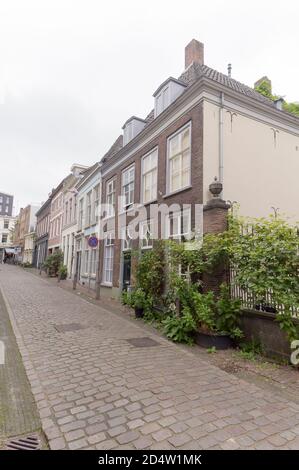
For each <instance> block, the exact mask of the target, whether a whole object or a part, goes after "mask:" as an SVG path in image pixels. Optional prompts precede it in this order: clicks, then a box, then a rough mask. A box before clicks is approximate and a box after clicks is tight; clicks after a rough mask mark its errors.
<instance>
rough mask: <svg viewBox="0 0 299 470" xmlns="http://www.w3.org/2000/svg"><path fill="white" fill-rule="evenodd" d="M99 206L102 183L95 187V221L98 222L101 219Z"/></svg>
mask: <svg viewBox="0 0 299 470" xmlns="http://www.w3.org/2000/svg"><path fill="white" fill-rule="evenodd" d="M99 206H100V185H99V184H98V185H97V186H96V187H95V188H94V208H93V211H94V214H93V220H94V221H95V223H97V222H98V220H99Z"/></svg>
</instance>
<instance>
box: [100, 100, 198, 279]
mask: <svg viewBox="0 0 299 470" xmlns="http://www.w3.org/2000/svg"><path fill="white" fill-rule="evenodd" d="M188 122H191V187H190V188H188V189H185V190H183V191H180V192H178V193H176V194H173V195H170V196H167V197H163V195H165V193H166V164H167V139H168V137H170V136H171V135H172V134H174V133H175V132H176V131H178V130H179V129H180V128H181V127H183V126H184V125H185V124H187V123H188ZM157 146H158V185H157V201H156V202H157V203H158V204H167V205H168V206H169V205H171V204H175V203H180V204H191V205H194V204H195V203H197V204H202V201H203V189H202V188H203V108H202V104H199V105H197V106H195V107H194V108H193V109H192V110H190V111H189V112H188V113H186V114H185V115H184V116H182V117H181V118H179V119H178V120H176V121H175V122H174V123H173V124H171V125H170V126H169V127H167V129H165V131H163V132H162V133H161V134H160V135H159V136H157V137H156V138H154V139H153V140H152V141H151V142H150V143H148V144H147V145H145V146H144V147H143V148H142V149H141V150H139V151H138V152H136V153H135V154H134V155H133V156H132V157H131V158H129V159H128V160H127V161H126V162H125V163H123V164H120V165H119V167H118V168H116V169H114V170H113V171H111V172H109V173H107V174H106V175H105V176H104V177H103V180H102V201H104V202H105V201H106V183H107V181H109V180H110V179H111V178H113V177H116V200H117V198H118V196H120V195H121V175H122V171H123V170H124V169H126V168H127V167H128V166H130V165H131V164H132V163H135V191H134V202H135V203H139V202H140V190H141V186H140V185H141V158H142V157H143V156H144V155H145V154H147V153H148V152H149V151H151V150H152V149H154V148H155V147H157ZM106 165H107V166H108V165H109V162H107V164H106ZM102 170H103V172H105V163H104V165H103V167H102ZM117 210H118V207H116V211H117ZM129 220H130V217H128V222H129ZM191 220H192V223H194V211H192V215H191ZM104 230H105V222H104ZM158 230H159V234H160V223H159V228H158ZM101 246H102V253H103V242H101ZM120 259H121V240H118V233H117V227H116V237H115V246H114V270H113V286H115V287H119V275H120ZM101 263H102V266H101V272H102V269H103V256H102V257H101Z"/></svg>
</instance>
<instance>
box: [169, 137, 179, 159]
mask: <svg viewBox="0 0 299 470" xmlns="http://www.w3.org/2000/svg"><path fill="white" fill-rule="evenodd" d="M179 150H180V146H179V134H178V135H176V136H175V137H173V138H172V139H170V156H173V155H176V154H177V153H178V152H179Z"/></svg>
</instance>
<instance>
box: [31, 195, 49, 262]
mask: <svg viewBox="0 0 299 470" xmlns="http://www.w3.org/2000/svg"><path fill="white" fill-rule="evenodd" d="M50 209H51V195H50V196H49V198H48V199H47V201H46V202H44V203H43V205H42V207H41V208H40V209H39V210H38V211H37V213H36V244H35V249H36V256H35V266H36V267H37V268H40V267H41V266H42V264H43V262H44V261H45V259H46V257H47V254H48V239H49V228H50Z"/></svg>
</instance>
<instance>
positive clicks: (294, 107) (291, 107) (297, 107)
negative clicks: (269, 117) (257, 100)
mask: <svg viewBox="0 0 299 470" xmlns="http://www.w3.org/2000/svg"><path fill="white" fill-rule="evenodd" d="M254 89H255V91H257V92H258V93H260V94H261V95H263V96H266V97H267V98H269V99H270V100H272V101H275V100H277V99H278V98H279V96H277V95H273V94H272V91H271V85H270V84H269V82H268V81H267V80H263V81H262V82H261V83H260V84H259V85H258V86H256V87H255V88H254ZM282 107H283V109H284V111H287V112H289V113H292V114H295V115H296V116H299V103H288V102H287V101H284V102H283V105H282Z"/></svg>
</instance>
